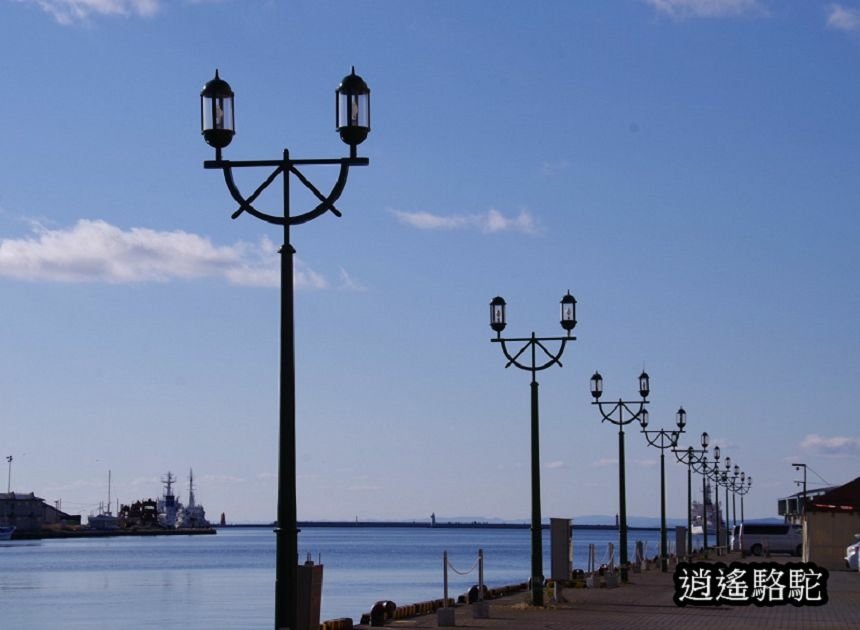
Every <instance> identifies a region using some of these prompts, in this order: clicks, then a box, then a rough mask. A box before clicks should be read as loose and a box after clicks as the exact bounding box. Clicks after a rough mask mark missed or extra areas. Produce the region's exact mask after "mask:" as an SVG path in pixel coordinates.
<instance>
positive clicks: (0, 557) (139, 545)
mask: <svg viewBox="0 0 860 630" xmlns="http://www.w3.org/2000/svg"><path fill="white" fill-rule="evenodd" d="M672 538H673V532H670V547H671V540H672ZM635 540H643V541H645V542H646V543H647V550H648V554H649V555H652V556H653V555H656V553H657V549H658V546H659V532H656V531H639V530H637V531H631V532H630V533H629V542H630V545H631V547H632V545H633V541H635ZM607 542H616V543H617V534H616V533H615V532H612V531H595V530H588V531H583V530H575V531H574V543H573V544H574V567H575V568H581V569H585V568H586V559H587V550H588V545H589V543H594V544H596V545H598V558H597V560H598V562H604V561H605V560H606V550H607V544H606V543H607ZM299 548H300V558H301V559H302V560H304V559H305V558H306V554H307V553H311V554H312V557H313V560H314V561H315V562H316V561H317V560H319V559H321V560H322V563H323V565H324V577H323V598H322V619H335V618H338V617H352V618H353V619H354V620H356V621H358V618H359V617H360V616H361V613H363V612H367V611H368V610H370V607H371V606H372V605H373V604H374V602H376V601H378V600H381V599H390V600H393V601H395V602H396V603H397V604H410V603H415V602H418V601H424V600H428V599H437V598H441V597H442V553H443V551H446V550H447V551H448V556H449V561H450V562H451V563H452V564H453V565H454V567H455V568H456V569H458V570H459V571H467V570H469V569H470V568H471V567H472V565H473V564H474V562H475V560H476V558H477V553H478V549H479V548H482V549H483V550H484V579H485V582H486V584H487V585H488V586H490V587H493V586H504V585H507V584H514V583H518V582H524V581H526V580H527V579H528V576H529V573H530V567H531V561H530V558H531V555H530V554H531V544H530V534H529V531H528V530H526V529H418V528H391V529H389V528H306V529H303V530H302V532H301V534H300V539H299ZM544 553H545V556H546V557H545V559H544V573H545V574H547V575H549V571H550V564H549V540H548V533H547V532H545V533H544ZM630 555H631V557H632V549H631V552H630ZM616 557H617V555H616ZM274 566H275V539H274V534H273V533H272V532H271V531H270V530H268V529H258V528H247V529H243V528H236V529H223V530H219V531H218V534H217V535H215V536H169V537H168V536H165V537H158V538H135V537H123V538H103V539H97V540H86V539H78V540H50V541H42V542H23V541H22V542H12V543H0V627H2V628H14V629H16V630H30V629H34V630H35V629H38V630H41V629H43V628H87V629H97V628H104V629H114V628H118V627H122V626H127V627H132V628H218V629H224V630H228V629H234V628H235V629H236V630H239V629H241V630H249V629H253V628H261V629H262V628H266V629H268V628H271V627H272V625H273V602H274V571H275V569H274ZM475 583H477V571H476V570H475V571H473V572H472V573H470V574H469V575H468V576H466V577H461V576H459V575H457V574H455V573H453V572H451V573H449V593H450V596H452V597H455V596H456V595H457V594H460V593H463V592H465V591H466V590H467V589H468V588H469V587H470V586H471V585H473V584H475Z"/></svg>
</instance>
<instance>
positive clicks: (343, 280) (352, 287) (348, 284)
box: [340, 267, 367, 292]
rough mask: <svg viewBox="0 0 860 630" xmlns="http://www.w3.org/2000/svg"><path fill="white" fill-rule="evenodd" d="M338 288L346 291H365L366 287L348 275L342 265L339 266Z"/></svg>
mask: <svg viewBox="0 0 860 630" xmlns="http://www.w3.org/2000/svg"><path fill="white" fill-rule="evenodd" d="M340 288H341V289H345V290H347V291H358V292H364V291H367V287H365V286H364V285H363V284H361V283H360V282H358V281H357V280H355V279H354V278H353V277H352V276H350V275H349V274H348V273H347V272H346V269H344V268H343V267H341V268H340Z"/></svg>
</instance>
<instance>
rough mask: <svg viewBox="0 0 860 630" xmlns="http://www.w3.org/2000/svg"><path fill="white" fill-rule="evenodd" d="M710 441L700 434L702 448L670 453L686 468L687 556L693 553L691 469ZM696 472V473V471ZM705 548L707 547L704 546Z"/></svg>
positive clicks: (704, 509) (705, 526)
mask: <svg viewBox="0 0 860 630" xmlns="http://www.w3.org/2000/svg"><path fill="white" fill-rule="evenodd" d="M709 441H710V436H709V435H708V432H707V431H705V432H704V433H702V437H701V438H700V444H701V445H702V448H700V449H697V448H693V447H692V446H688V447H687V448H673V449H672V452H673V453H674V454H675V459H677V460H678V461H679V462H680V463H682V464H685V465H686V466H687V555H688V556H689V555H690V554H691V553H692V552H693V467H694V466H695V465H697V464H700V463H701V461H702V458H703V457H704V456H705V454H706V453H707V452H708V443H709ZM697 472H698V471H697ZM704 490H705V486H704V483H703V484H702V494H703V496H702V533H703V534H704V536H705V540H706V541H707V539H708V524H707V521H708V518H707V516H708V515H707V507H706V505H705V497H704ZM705 547H706V548H707V545H706V546H705Z"/></svg>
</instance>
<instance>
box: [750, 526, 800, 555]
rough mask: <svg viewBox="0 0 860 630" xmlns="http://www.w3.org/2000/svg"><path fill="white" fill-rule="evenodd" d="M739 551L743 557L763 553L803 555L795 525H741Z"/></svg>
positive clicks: (798, 528)
mask: <svg viewBox="0 0 860 630" xmlns="http://www.w3.org/2000/svg"><path fill="white" fill-rule="evenodd" d="M738 539H739V540H740V544H739V546H738V547H739V549H740V551H741V552H742V553H743V554H744V555H750V554H751V555H753V556H760V555H762V554H765V553H788V554H791V555H794V556H800V555H803V535H802V534H801V529H800V527H798V526H797V525H788V524H779V523H773V524H772V523H742V524H741V525H740V530H739V532H738Z"/></svg>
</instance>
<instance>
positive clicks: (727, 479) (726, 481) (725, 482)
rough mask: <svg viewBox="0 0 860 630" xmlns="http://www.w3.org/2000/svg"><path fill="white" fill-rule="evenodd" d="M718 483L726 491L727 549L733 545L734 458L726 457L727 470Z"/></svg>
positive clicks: (718, 477) (720, 476)
mask: <svg viewBox="0 0 860 630" xmlns="http://www.w3.org/2000/svg"><path fill="white" fill-rule="evenodd" d="M717 483H718V484H719V485H721V486H722V487H723V488H725V489H726V503H725V505H726V507H725V510H726V549H727V550H729V549H728V545H729V544H730V543H731V525H730V524H729V514H730V510H729V489H730V488H731V486H732V458H731V457H726V469H725V470H724V471H723V472H722V473H719V474H718V475H717Z"/></svg>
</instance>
